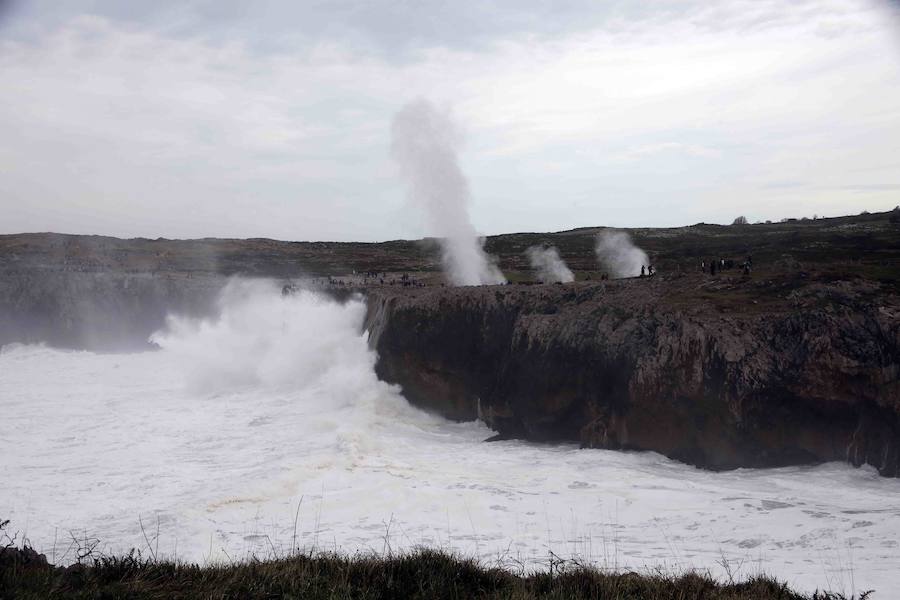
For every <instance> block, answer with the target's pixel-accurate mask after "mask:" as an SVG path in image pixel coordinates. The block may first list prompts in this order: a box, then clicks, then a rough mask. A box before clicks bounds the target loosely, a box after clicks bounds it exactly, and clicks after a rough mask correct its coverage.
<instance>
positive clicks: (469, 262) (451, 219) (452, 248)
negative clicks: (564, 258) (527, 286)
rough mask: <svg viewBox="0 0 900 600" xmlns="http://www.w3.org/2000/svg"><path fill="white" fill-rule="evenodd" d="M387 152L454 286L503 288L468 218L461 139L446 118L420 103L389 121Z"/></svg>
mask: <svg viewBox="0 0 900 600" xmlns="http://www.w3.org/2000/svg"><path fill="white" fill-rule="evenodd" d="M391 132H392V137H393V141H392V153H393V156H394V159H395V160H396V161H397V163H398V164H399V166H400V170H401V173H402V175H403V177H404V179H405V180H406V182H407V185H408V187H409V197H410V200H411V201H412V203H413V204H414V205H415V206H416V207H418V208H419V209H420V210H421V211H422V213H423V215H424V218H425V222H426V226H427V228H428V233H429V235H434V236H437V237H438V238H440V239H439V242H440V244H441V261H442V263H443V267H444V274H445V276H446V278H447V280H448V281H449V282H450V283H451V284H453V285H492V284H499V283H506V278H505V277H504V276H503V273H502V272H501V271H500V269H499V268H497V265H496V264H495V263H494V261H493V259H492V258H491V257H490V256H488V254H487V253H486V252H485V251H484V248H483V241H482V240H481V238H480V237H479V235H478V233H477V232H476V231H475V227H473V225H472V221H471V219H470V218H469V211H468V204H469V200H470V198H471V192H470V191H469V183H468V181H466V177H465V175H464V174H463V172H462V169H460V167H459V161H458V160H457V152H458V151H459V147H460V145H461V142H462V137H461V135H460V132H459V130H458V128H457V127H456V125H455V124H454V123H453V121H452V119H451V118H450V116H449V115H448V114H446V113H444V112H441V111H439V110H437V109H436V108H435V107H434V106H433V105H432V104H431V103H430V102H428V101H427V100H424V99H420V100H416V101H414V102H411V103H409V104H407V105H406V106H404V107H403V108H402V109H401V110H400V112H398V113H397V114H396V115H395V116H394V122H393V125H392V128H391Z"/></svg>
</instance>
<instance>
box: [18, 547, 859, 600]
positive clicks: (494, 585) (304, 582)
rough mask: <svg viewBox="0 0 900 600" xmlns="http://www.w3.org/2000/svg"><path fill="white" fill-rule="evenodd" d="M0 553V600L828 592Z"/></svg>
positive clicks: (448, 566)
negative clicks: (53, 560) (58, 563)
mask: <svg viewBox="0 0 900 600" xmlns="http://www.w3.org/2000/svg"><path fill="white" fill-rule="evenodd" d="M7 554H8V556H6V557H4V558H0V590H2V591H0V597H2V598H10V599H12V598H147V599H157V598H158V599H162V598H323V599H324V598H372V599H375V598H448V599H449V598H509V599H519V598H522V599H525V598H611V599H612V598H615V599H622V600H625V599H635V600H636V599H657V598H668V599H671V600H689V599H697V600H700V599H704V600H719V599H721V600H726V599H727V600H738V599H747V600H749V599H754V600H766V599H770V598H771V599H775V598H778V599H783V600H800V599H813V598H815V599H819V600H825V599H833V600H838V599H840V598H843V597H842V596H840V595H834V594H827V593H816V594H814V595H812V596H804V595H801V594H798V593H795V592H793V591H791V590H789V589H788V588H787V586H786V585H785V584H781V583H779V582H777V581H775V580H774V579H770V578H767V577H756V578H753V579H750V580H747V581H744V582H739V583H721V582H717V581H715V580H713V579H712V578H711V577H710V576H708V575H704V574H700V573H689V574H684V575H680V576H670V575H666V574H663V573H656V574H652V573H651V574H638V573H614V574H610V573H603V572H600V571H598V570H595V569H592V568H588V567H583V566H578V565H573V564H569V565H565V566H559V567H557V568H556V569H555V570H554V571H548V572H539V573H531V574H525V575H516V574H514V573H511V572H509V571H505V570H502V569H498V568H487V567H484V566H482V565H481V564H479V563H477V562H476V561H473V560H471V559H465V558H460V557H458V556H454V555H451V554H447V553H444V552H440V551H435V550H425V549H423V550H418V551H416V552H412V553H409V554H404V555H399V556H374V555H356V556H352V557H348V556H339V555H329V554H319V555H306V554H301V555H297V556H293V557H290V558H284V559H276V560H267V561H249V562H245V563H240V564H231V565H213V566H198V565H194V564H176V563H172V562H157V561H153V560H149V559H144V558H142V557H141V556H140V555H139V554H137V553H131V554H129V555H127V556H124V557H101V558H96V559H93V560H91V561H90V563H88V564H85V563H82V564H78V565H74V566H72V567H68V568H61V567H53V566H51V565H48V564H47V563H46V562H45V561H41V560H40V559H38V558H37V557H36V556H35V555H26V554H23V553H21V552H17V553H16V554H15V555H13V554H10V553H9V551H7Z"/></svg>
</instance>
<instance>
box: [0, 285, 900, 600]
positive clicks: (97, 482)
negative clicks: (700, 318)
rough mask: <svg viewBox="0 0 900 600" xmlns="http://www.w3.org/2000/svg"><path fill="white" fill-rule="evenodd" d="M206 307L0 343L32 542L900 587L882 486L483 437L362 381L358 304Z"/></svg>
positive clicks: (11, 507) (257, 297) (19, 511)
mask: <svg viewBox="0 0 900 600" xmlns="http://www.w3.org/2000/svg"><path fill="white" fill-rule="evenodd" d="M222 302H223V304H222V316H221V318H220V319H219V320H217V321H215V322H193V321H187V320H178V319H172V320H170V323H169V326H168V328H167V329H166V331H164V332H161V333H159V334H157V335H156V336H154V340H155V341H156V342H157V343H158V344H159V346H160V347H161V349H160V350H159V351H155V352H146V353H140V354H120V355H110V354H93V353H87V352H67V351H60V350H54V349H49V348H44V347H39V346H13V347H5V348H3V349H2V351H0V517H3V518H8V519H11V520H12V524H11V526H12V527H13V528H14V529H17V530H19V531H21V532H23V533H24V534H25V535H26V536H27V537H28V539H29V540H30V541H31V543H32V544H33V545H34V546H35V547H36V548H38V549H40V550H41V551H43V552H46V553H47V554H48V558H50V559H51V560H53V561H57V562H62V563H65V562H70V561H73V560H74V559H75V554H76V552H77V549H78V546H82V547H83V546H85V544H90V543H91V540H98V542H99V545H98V546H97V549H98V550H102V551H105V552H116V553H118V552H124V551H127V550H128V549H129V548H132V547H135V548H141V549H143V552H144V553H145V554H148V553H156V554H158V555H159V556H165V557H169V558H171V557H177V558H178V559H184V560H192V561H201V562H202V561H218V560H229V559H231V560H234V559H239V558H246V557H248V556H253V555H255V556H260V557H265V556H272V555H275V554H281V553H286V552H288V551H290V549H291V547H292V546H295V545H296V546H299V547H301V548H303V549H322V550H339V551H344V552H354V551H357V550H362V551H370V550H371V551H375V552H378V553H382V552H389V551H394V552H396V551H399V550H402V549H407V548H410V547H414V546H417V545H426V546H432V547H441V548H445V549H453V550H457V551H459V552H461V553H464V554H467V555H477V556H479V557H481V558H482V559H484V560H485V561H486V562H489V563H492V564H493V563H495V562H499V563H500V564H503V565H505V566H509V567H512V568H519V567H522V566H525V567H534V566H540V565H546V562H547V560H548V558H549V557H550V556H551V555H556V556H559V557H561V558H573V557H574V558H578V559H580V560H584V561H590V562H593V563H595V564H597V565H598V566H600V567H604V568H619V569H622V568H631V569H636V570H642V569H653V568H656V567H664V568H666V569H671V570H673V571H681V570H685V569H691V568H694V569H702V570H707V569H708V570H710V571H711V572H713V573H714V574H716V575H718V576H724V574H725V572H726V570H730V571H731V572H732V574H734V575H735V576H737V577H745V576H748V575H752V574H755V573H758V572H760V571H763V572H768V573H771V574H774V575H776V576H778V577H779V578H782V579H784V580H786V581H787V582H789V583H790V584H792V585H794V586H796V587H798V588H800V589H803V590H812V589H814V588H827V589H832V590H835V591H844V592H852V591H854V590H855V591H859V590H865V589H869V588H876V589H878V590H881V592H882V593H883V594H886V595H887V594H890V593H891V590H893V589H895V588H897V587H898V585H900V572H898V571H897V564H898V563H897V555H898V547H897V546H898V542H897V540H898V539H900V504H898V503H897V498H900V481H898V480H892V479H882V478H879V477H878V476H877V475H876V474H875V473H874V472H873V471H872V470H869V469H853V468H850V467H848V466H845V465H841V464H828V465H822V466H818V467H808V468H787V469H771V470H738V471H732V472H728V473H711V472H706V471H700V470H697V469H694V468H692V467H689V466H685V465H682V464H679V463H676V462H673V461H670V460H668V459H665V458H663V457H661V456H659V455H657V454H653V453H622V452H607V451H601V450H580V449H578V448H577V447H575V446H572V445H537V444H530V443H525V442H513V441H509V442H498V443H491V444H485V443H481V442H482V440H483V439H484V438H486V437H488V436H489V435H491V432H490V431H489V430H487V429H486V428H485V427H484V426H483V425H480V424H476V423H465V424H455V423H450V422H448V421H445V420H443V419H441V418H438V417H435V416H432V415H428V414H425V413H423V412H421V411H418V410H416V409H414V408H411V407H410V406H409V405H408V404H407V403H406V401H405V400H404V399H403V397H402V395H401V394H400V390H399V389H398V388H396V387H392V386H389V385H387V384H384V383H382V382H379V381H378V380H377V378H376V377H375V375H374V372H373V365H374V361H375V356H374V355H373V354H372V353H371V352H370V351H369V350H368V348H367V345H366V341H365V339H364V337H361V336H360V335H359V331H360V329H361V324H362V320H363V317H364V313H365V307H364V305H363V304H362V302H354V301H351V302H348V303H346V304H344V305H339V304H336V303H334V302H331V301H328V300H325V299H323V298H321V297H317V296H315V295H314V294H312V293H307V292H304V293H300V294H298V295H296V296H292V297H288V298H282V297H281V296H280V294H279V293H278V292H277V290H273V289H270V288H268V287H266V286H263V285H261V284H256V285H249V284H236V285H232V286H231V287H229V288H228V290H227V291H226V293H225V295H224V297H223V299H222ZM298 509H299V510H298ZM295 523H296V525H295ZM73 537H74V538H76V539H78V542H77V543H76V542H74V541H73ZM551 553H552V554H551ZM723 565H727V569H726V568H725V567H724V566H723ZM879 595H880V594H879ZM885 597H887V596H885Z"/></svg>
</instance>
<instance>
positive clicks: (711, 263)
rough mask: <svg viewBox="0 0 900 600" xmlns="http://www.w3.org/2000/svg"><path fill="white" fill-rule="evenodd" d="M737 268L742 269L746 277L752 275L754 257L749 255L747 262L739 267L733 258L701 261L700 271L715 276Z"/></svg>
mask: <svg viewBox="0 0 900 600" xmlns="http://www.w3.org/2000/svg"><path fill="white" fill-rule="evenodd" d="M735 266H737V267H738V268H740V269H741V270H742V271H743V272H744V275H750V272H751V270H752V269H753V257H752V256H749V255H748V256H747V260H745V261H744V262H742V263H741V264H739V265H738V264H737V263H735V261H734V260H733V259H731V258H719V259H717V260H701V261H700V271H701V272H703V273H709V274H710V275H715V274H716V272H721V271H727V270H731V269H733V268H735Z"/></svg>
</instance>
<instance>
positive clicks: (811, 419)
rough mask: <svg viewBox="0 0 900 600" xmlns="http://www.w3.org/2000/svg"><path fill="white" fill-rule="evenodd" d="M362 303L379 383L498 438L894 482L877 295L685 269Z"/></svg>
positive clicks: (894, 422) (898, 435)
mask: <svg viewBox="0 0 900 600" xmlns="http://www.w3.org/2000/svg"><path fill="white" fill-rule="evenodd" d="M368 302H369V312H368V317H367V322H366V327H367V329H368V331H369V343H370V345H371V347H372V348H374V349H375V350H376V351H377V352H378V355H379V359H378V363H377V366H376V370H377V372H378V375H379V377H381V378H382V379H384V380H386V381H389V382H392V383H398V384H400V385H401V386H402V388H403V393H404V394H405V396H406V397H407V398H408V399H409V401H410V402H412V403H413V404H415V405H417V406H420V407H423V408H426V409H429V410H432V411H434V412H437V413H439V414H441V415H444V416H446V417H449V418H452V419H457V420H467V419H475V418H481V419H483V420H484V421H485V422H486V423H487V424H488V425H489V426H491V427H492V428H493V429H495V430H496V431H497V432H498V436H499V437H514V438H524V439H528V440H537V441H550V440H576V441H579V442H580V443H581V444H582V445H583V446H585V447H595V448H611V449H637V450H653V451H656V452H660V453H662V454H665V455H666V456H669V457H672V458H675V459H678V460H682V461H685V462H688V463H691V464H694V465H697V466H701V467H705V468H710V469H730V468H736V467H771V466H782V465H790V464H802V463H813V462H820V461H831V460H840V461H848V462H850V463H852V464H854V465H862V464H869V465H872V466H874V467H875V468H876V469H877V470H878V471H879V473H881V474H882V475H885V476H891V477H896V476H900V461H898V457H900V302H898V298H897V296H896V295H895V294H893V293H891V292H889V291H885V290H883V289H881V287H880V284H878V283H877V282H871V281H865V280H857V281H810V280H808V279H806V278H805V274H804V273H800V274H790V273H789V274H787V275H784V276H781V277H774V278H769V279H766V280H758V279H757V280H754V279H751V278H744V277H740V276H735V277H722V278H715V277H709V276H707V275H703V274H699V273H698V274H687V275H680V276H670V277H665V276H656V277H652V278H645V279H640V278H636V279H627V280H617V281H604V282H596V283H573V284H567V285H535V286H524V285H507V286H491V287H480V288H474V287H473V288H430V289H422V290H416V291H413V292H404V293H399V292H394V291H392V290H371V291H370V293H369V300H368Z"/></svg>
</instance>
